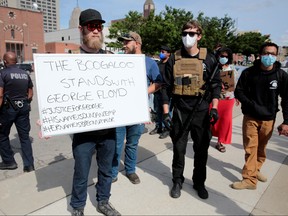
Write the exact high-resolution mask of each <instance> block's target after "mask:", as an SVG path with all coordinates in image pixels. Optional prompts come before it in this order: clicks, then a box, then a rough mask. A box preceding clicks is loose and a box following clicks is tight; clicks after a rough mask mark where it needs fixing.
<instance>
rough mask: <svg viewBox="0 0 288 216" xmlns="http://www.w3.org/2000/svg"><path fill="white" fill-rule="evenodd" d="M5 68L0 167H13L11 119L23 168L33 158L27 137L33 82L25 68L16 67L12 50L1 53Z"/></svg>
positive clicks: (30, 166) (0, 87) (0, 84)
mask: <svg viewBox="0 0 288 216" xmlns="http://www.w3.org/2000/svg"><path fill="white" fill-rule="evenodd" d="M3 61H4V65H5V69H3V70H1V73H0V107H1V108H0V121H1V125H2V126H1V127H0V155H1V158H2V162H1V163H0V169H1V170H13V169H17V168H18V166H17V163H16V161H15V158H14V152H13V150H12V148H11V146H10V140H9V134H10V129H11V127H12V125H13V123H14V124H15V126H16V129H17V132H18V135H19V139H20V143H21V150H22V154H21V155H22V159H23V164H24V168H23V171H24V172H31V171H33V170H34V158H33V151H32V145H31V140H30V138H29V132H30V129H31V126H30V119H29V113H30V102H31V100H32V97H33V83H32V80H31V78H30V76H29V75H28V74H27V72H26V71H24V70H22V69H19V68H17V67H16V63H17V57H16V54H15V53H14V52H6V53H5V54H4V56H3Z"/></svg>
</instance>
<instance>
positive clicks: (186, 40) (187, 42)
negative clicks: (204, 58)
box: [182, 34, 197, 49]
mask: <svg viewBox="0 0 288 216" xmlns="http://www.w3.org/2000/svg"><path fill="white" fill-rule="evenodd" d="M196 40H197V35H196V34H195V35H194V37H190V36H189V34H187V35H186V36H185V37H182V42H183V44H184V46H185V47H186V48H188V49H190V48H191V47H193V46H194V44H195V43H196Z"/></svg>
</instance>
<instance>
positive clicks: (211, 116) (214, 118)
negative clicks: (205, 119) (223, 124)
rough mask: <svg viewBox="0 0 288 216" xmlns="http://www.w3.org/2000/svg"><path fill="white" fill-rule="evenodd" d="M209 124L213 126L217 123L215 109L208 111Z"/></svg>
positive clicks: (217, 117) (217, 116)
mask: <svg viewBox="0 0 288 216" xmlns="http://www.w3.org/2000/svg"><path fill="white" fill-rule="evenodd" d="M209 115H210V123H211V124H212V125H214V124H215V123H216V122H217V121H218V119H219V115H218V111H217V109H215V108H212V109H211V110H210V114H209Z"/></svg>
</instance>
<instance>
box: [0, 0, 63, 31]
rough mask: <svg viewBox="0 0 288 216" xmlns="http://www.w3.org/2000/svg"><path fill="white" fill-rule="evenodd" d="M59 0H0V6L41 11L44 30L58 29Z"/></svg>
mask: <svg viewBox="0 0 288 216" xmlns="http://www.w3.org/2000/svg"><path fill="white" fill-rule="evenodd" d="M59 1H60V0H0V6H6V7H12V8H18V9H26V10H32V11H40V12H42V13H43V27H44V32H52V31H56V30H59V29H60V28H59V26H60V24H59V23H60V22H59Z"/></svg>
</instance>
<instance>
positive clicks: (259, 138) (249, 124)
mask: <svg viewBox="0 0 288 216" xmlns="http://www.w3.org/2000/svg"><path fill="white" fill-rule="evenodd" d="M274 123H275V120H270V121H259V120H256V119H254V118H251V117H249V116H246V115H244V118H243V125H242V133H243V147H244V150H245V165H244V167H243V170H242V177H243V180H245V181H247V183H249V184H253V185H256V184H257V181H258V180H257V173H258V171H260V169H261V167H262V165H263V163H264V162H265V159H266V145H267V143H268V140H269V139H270V138H271V136H272V132H273V128H274Z"/></svg>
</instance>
